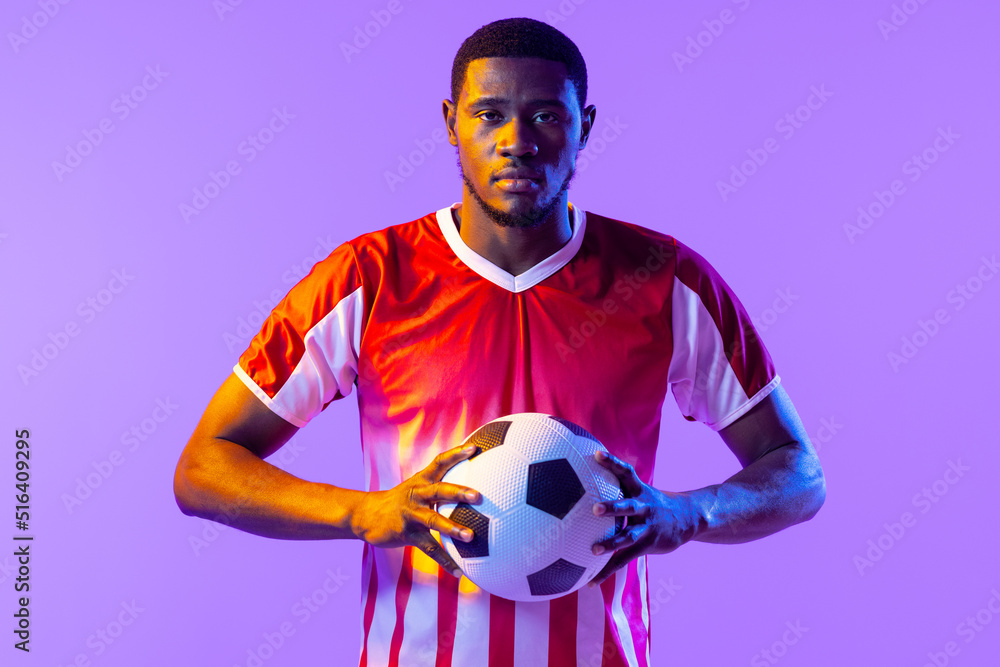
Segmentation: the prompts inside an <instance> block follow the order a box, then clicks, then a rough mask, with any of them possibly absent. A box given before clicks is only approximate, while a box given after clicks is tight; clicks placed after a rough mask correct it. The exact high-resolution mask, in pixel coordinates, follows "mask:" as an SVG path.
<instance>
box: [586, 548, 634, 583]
mask: <svg viewBox="0 0 1000 667" xmlns="http://www.w3.org/2000/svg"><path fill="white" fill-rule="evenodd" d="M645 550H646V545H645V544H633V545H632V546H630V547H628V548H626V549H622V550H621V551H616V552H615V554H614V555H613V556H612V557H611V559H610V560H609V561H608V562H607V564H606V565H605V566H604V567H603V568H602V569H601V571H600V572H598V573H597V575H596V576H595V577H594V578H593V579H591V580H590V581H589V582H588V583H587V587H588V588H593V587H595V586H600V585H601V584H603V583H604V581H605V579H607V578H608V577H610V576H611V575H612V574H614V573H615V572H617V571H618V570H620V569H621V568H622V567H624V566H626V565H628V564H629V563H631V562H632V561H633V560H635V559H636V558H638V557H639V556H641V555H642V554H643V553H645Z"/></svg>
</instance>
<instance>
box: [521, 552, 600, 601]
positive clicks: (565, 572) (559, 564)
mask: <svg viewBox="0 0 1000 667" xmlns="http://www.w3.org/2000/svg"><path fill="white" fill-rule="evenodd" d="M586 569H587V568H585V567H580V566H579V565H574V564H573V563H570V562H569V561H565V560H563V559H562V558H560V559H559V560H557V561H556V562H554V563H552V565H549V566H548V567H545V568H542V569H541V570H539V571H538V572H535V573H534V574H529V575H528V588H530V589H531V594H532V595H558V594H560V593H565V592H566V591H568V590H569V589H571V588H573V586H576V582H578V581H579V580H580V577H581V576H582V575H583V573H584V572H585V571H586Z"/></svg>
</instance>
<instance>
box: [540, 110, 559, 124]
mask: <svg viewBox="0 0 1000 667" xmlns="http://www.w3.org/2000/svg"><path fill="white" fill-rule="evenodd" d="M542 116H548V117H549V119H550V120H549V121H547V122H549V123H554V122H557V121H558V120H559V117H558V116H556V115H555V114H554V113H549V112H548V111H543V112H542V113H540V114H538V115H537V116H535V118H538V119H541V117H542ZM542 122H543V123H544V122H546V121H544V120H543V121H542Z"/></svg>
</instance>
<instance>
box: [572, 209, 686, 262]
mask: <svg viewBox="0 0 1000 667" xmlns="http://www.w3.org/2000/svg"><path fill="white" fill-rule="evenodd" d="M584 243H585V244H587V245H588V246H589V250H590V251H591V252H593V253H595V254H599V255H602V256H604V257H616V258H618V259H619V260H620V261H623V262H625V263H637V264H644V263H646V262H662V263H666V264H668V265H669V266H671V267H673V266H675V265H676V261H677V259H678V257H679V255H678V251H679V250H681V249H682V248H684V246H682V244H681V243H680V242H679V241H677V239H676V238H674V237H673V236H671V235H670V234H667V233H666V232H662V231H659V230H656V229H651V228H649V227H644V226H642V225H639V224H636V223H634V222H626V221H625V220H619V219H617V218H611V217H608V216H606V215H601V214H599V213H594V212H593V211H587V230H586V239H585V241H584Z"/></svg>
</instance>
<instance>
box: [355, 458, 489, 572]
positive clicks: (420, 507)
mask: <svg viewBox="0 0 1000 667" xmlns="http://www.w3.org/2000/svg"><path fill="white" fill-rule="evenodd" d="M475 451H476V447H475V445H473V446H472V448H471V449H469V450H466V449H463V448H462V447H456V448H455V449H450V450H448V451H446V452H442V453H440V454H438V455H437V456H436V457H435V458H434V460H433V461H431V464H430V465H429V466H427V467H426V468H424V469H423V470H421V471H420V472H418V473H416V474H415V475H413V476H412V477H410V478H409V479H407V480H405V481H403V483H401V484H399V485H398V486H396V487H394V488H392V489H389V490H387V491H371V492H368V493H367V494H365V496H364V499H363V500H362V501H361V503H360V504H359V506H358V508H357V509H356V510H355V512H354V516H353V518H352V528H353V530H354V534H355V535H357V536H358V537H359V538H360V539H362V540H364V541H365V542H367V543H368V544H371V545H372V546H376V547H401V546H406V545H412V546H415V547H417V548H418V549H420V550H421V551H423V552H424V553H425V554H427V555H428V556H430V557H431V558H432V559H433V560H434V561H435V562H437V563H438V565H440V566H441V567H443V568H444V569H445V570H446V571H448V572H450V573H451V574H453V575H455V576H456V577H460V576H462V571H461V569H459V567H458V565H457V564H456V563H455V561H454V560H452V558H451V556H449V555H448V552H447V551H446V550H445V549H444V547H442V546H441V544H440V543H439V542H438V541H437V540H435V539H434V536H433V535H431V533H430V531H431V530H436V531H438V532H439V533H441V534H442V535H449V536H450V537H452V538H453V539H456V540H462V541H463V542H469V541H471V540H472V537H473V535H472V531H471V530H470V529H469V528H466V527H465V526H462V525H459V524H457V523H455V522H454V521H452V520H450V519H448V518H447V517H445V516H443V515H441V514H438V513H437V512H436V511H435V510H434V505H435V504H436V503H468V504H475V503H479V502H481V501H482V496H481V495H480V494H479V492H478V491H476V490H475V489H470V488H469V487H467V486H459V485H457V484H449V483H445V482H442V481H441V478H442V477H444V474H445V473H446V472H447V471H448V469H449V468H451V467H452V466H454V465H455V464H456V463H459V462H461V461H464V460H466V459H467V458H469V457H470V456H472V455H473V454H474V453H475Z"/></svg>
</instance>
